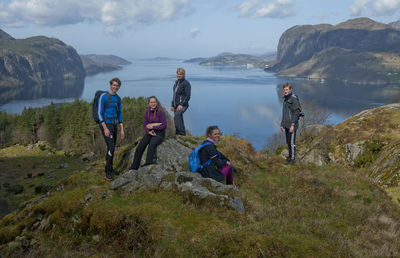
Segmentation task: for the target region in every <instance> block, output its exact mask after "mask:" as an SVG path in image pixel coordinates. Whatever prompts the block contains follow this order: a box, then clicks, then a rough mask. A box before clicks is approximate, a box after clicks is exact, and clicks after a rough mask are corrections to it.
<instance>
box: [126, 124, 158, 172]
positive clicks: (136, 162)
mask: <svg viewBox="0 0 400 258" xmlns="http://www.w3.org/2000/svg"><path fill="white" fill-rule="evenodd" d="M156 134H157V135H156V136H152V135H150V134H147V133H146V134H145V135H144V136H143V138H142V140H141V141H140V143H139V145H138V146H137V147H136V151H135V156H134V158H133V163H132V165H131V167H130V169H138V168H139V166H140V161H141V160H142V156H143V152H144V150H145V149H146V146H147V145H148V147H147V155H146V162H145V164H146V165H148V164H154V163H156V152H157V146H158V145H160V144H161V143H162V141H163V140H164V137H165V131H160V132H156Z"/></svg>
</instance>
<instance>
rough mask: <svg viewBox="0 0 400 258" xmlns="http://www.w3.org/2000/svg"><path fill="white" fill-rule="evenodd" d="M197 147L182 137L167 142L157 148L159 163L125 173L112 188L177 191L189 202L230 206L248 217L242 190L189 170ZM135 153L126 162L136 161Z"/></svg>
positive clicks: (116, 180)
mask: <svg viewBox="0 0 400 258" xmlns="http://www.w3.org/2000/svg"><path fill="white" fill-rule="evenodd" d="M196 144H197V142H196ZM196 144H194V143H190V142H186V141H184V139H182V138H169V139H167V140H165V141H164V142H163V143H162V144H161V145H160V146H159V147H158V148H157V164H154V165H148V166H144V167H140V168H139V169H138V170H129V171H128V172H126V173H123V174H122V175H121V176H120V177H118V178H117V179H115V180H114V181H113V182H111V184H110V187H111V189H112V190H116V189H121V190H122V191H124V192H133V191H136V190H145V189H156V188H162V189H165V190H177V191H179V192H180V193H181V194H182V197H183V200H184V201H185V202H190V203H193V204H195V205H216V206H220V207H226V208H229V209H233V210H237V211H238V212H240V213H242V214H244V213H245V208H244V205H243V202H242V200H241V194H240V192H239V190H238V189H236V188H235V187H233V186H228V185H225V184H222V183H219V182H217V181H215V180H213V179H211V178H203V177H202V176H201V175H200V174H199V173H192V172H187V171H185V170H187V166H186V164H187V162H188V156H189V154H190V152H191V150H192V149H191V148H194V147H196V146H197V145H196ZM134 152H135V149H133V150H131V153H130V154H129V157H130V158H129V159H127V160H125V161H123V162H125V163H127V164H129V162H132V159H133V155H134ZM143 162H144V161H143Z"/></svg>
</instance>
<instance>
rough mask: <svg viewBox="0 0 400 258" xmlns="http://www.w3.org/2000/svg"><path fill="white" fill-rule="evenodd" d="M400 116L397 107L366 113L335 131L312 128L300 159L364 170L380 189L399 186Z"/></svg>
mask: <svg viewBox="0 0 400 258" xmlns="http://www.w3.org/2000/svg"><path fill="white" fill-rule="evenodd" d="M399 115H400V104H399V103H396V104H390V105H386V106H383V107H379V108H374V109H368V110H365V111H363V112H360V113H358V114H356V115H354V116H352V117H350V118H348V119H346V120H345V121H343V122H342V123H340V124H338V125H336V126H335V127H329V126H318V130H317V129H316V128H310V129H309V130H311V131H314V134H311V136H310V135H307V131H306V133H305V136H304V137H303V140H302V141H301V142H299V143H298V150H299V151H298V155H297V157H298V159H299V160H300V161H302V162H310V163H314V164H316V165H319V166H322V165H326V164H329V163H339V164H342V165H344V166H351V167H355V168H362V170H363V171H364V172H365V174H366V175H367V176H368V177H370V178H371V179H372V180H373V181H374V182H375V183H377V184H379V185H383V186H397V185H400V158H399V154H400V151H399V150H400V137H399V136H398V129H399V125H398V122H397V121H398V117H399ZM314 127H315V126H314Z"/></svg>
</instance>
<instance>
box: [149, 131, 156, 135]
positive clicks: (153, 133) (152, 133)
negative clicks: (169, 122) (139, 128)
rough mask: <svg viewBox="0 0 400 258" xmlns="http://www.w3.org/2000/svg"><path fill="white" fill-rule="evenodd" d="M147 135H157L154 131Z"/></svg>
mask: <svg viewBox="0 0 400 258" xmlns="http://www.w3.org/2000/svg"><path fill="white" fill-rule="evenodd" d="M149 134H150V135H151V136H156V135H157V134H156V132H154V130H151V131H149Z"/></svg>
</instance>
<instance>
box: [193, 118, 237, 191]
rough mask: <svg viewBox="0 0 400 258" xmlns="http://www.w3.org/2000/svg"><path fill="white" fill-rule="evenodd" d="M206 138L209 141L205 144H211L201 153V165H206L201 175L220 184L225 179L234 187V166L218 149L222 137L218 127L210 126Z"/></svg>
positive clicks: (201, 150) (202, 149)
mask: <svg viewBox="0 0 400 258" xmlns="http://www.w3.org/2000/svg"><path fill="white" fill-rule="evenodd" d="M206 136H207V139H206V140H205V141H204V143H205V142H207V141H208V142H210V143H211V144H208V145H206V146H204V147H203V148H201V149H200V151H199V157H200V163H201V164H203V165H204V164H205V165H204V167H203V169H202V170H201V171H200V174H201V175H202V176H203V177H209V178H212V179H214V180H216V181H219V182H221V181H223V180H224V179H225V181H226V184H227V185H232V184H233V166H232V164H231V162H230V161H229V159H228V158H227V157H225V156H224V155H223V154H222V153H221V152H219V151H218V150H217V147H216V144H217V143H218V141H219V138H220V136H221V132H220V130H219V128H218V126H216V125H214V126H209V127H208V128H207V131H206ZM209 160H210V161H209Z"/></svg>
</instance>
